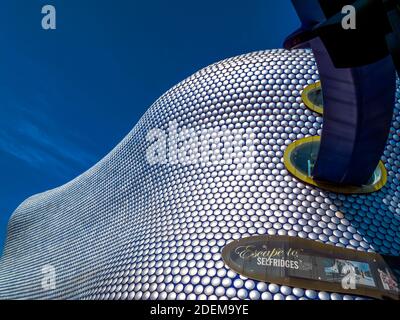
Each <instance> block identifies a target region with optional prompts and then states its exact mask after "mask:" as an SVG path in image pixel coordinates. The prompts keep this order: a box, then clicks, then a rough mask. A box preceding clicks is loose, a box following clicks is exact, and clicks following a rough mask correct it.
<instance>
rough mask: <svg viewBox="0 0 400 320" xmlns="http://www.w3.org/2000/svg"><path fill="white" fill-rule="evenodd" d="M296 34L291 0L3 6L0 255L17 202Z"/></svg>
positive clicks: (90, 0)
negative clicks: (170, 101) (182, 91)
mask: <svg viewBox="0 0 400 320" xmlns="http://www.w3.org/2000/svg"><path fill="white" fill-rule="evenodd" d="M46 4H51V5H54V6H55V7H56V9H57V30H54V31H44V30H43V29H42V28H41V19H42V14H41V8H42V6H44V5H46ZM297 26H298V20H297V17H296V15H295V12H294V10H293V8H292V6H291V3H290V0H248V1H243V0H241V1H237V0H218V1H216V0H191V1H188V0H186V1H184V0H180V1H178V0H168V1H166V0H146V1H137V0H46V1H39V0H29V1H28V0H2V1H1V4H0V179H1V183H0V252H1V250H2V247H3V240H4V237H5V233H6V226H7V222H8V219H9V217H10V215H11V213H12V212H13V211H14V210H15V208H16V207H17V206H18V205H19V204H20V203H21V202H22V201H23V200H24V199H26V198H27V197H29V196H30V195H33V194H35V193H38V192H42V191H45V190H48V189H51V188H54V187H57V186H59V185H61V184H64V183H66V182H68V181H69V180H71V179H72V178H74V177H76V176H77V175H79V174H80V173H82V172H83V171H85V170H86V169H88V168H90V167H91V166H92V165H93V164H95V163H96V162H97V161H98V160H100V159H101V158H102V157H103V156H104V155H106V154H107V153H108V152H109V151H110V150H111V149H112V148H113V147H114V146H115V145H116V144H117V143H118V142H119V141H120V140H121V139H122V138H123V137H124V136H125V135H126V134H127V133H128V132H129V131H130V130H131V128H132V127H133V126H134V125H135V123H136V122H137V121H138V119H139V118H140V117H141V115H142V114H143V113H144V112H145V111H146V110H147V108H148V107H149V106H150V105H151V104H152V102H153V101H155V100H156V99H157V98H158V97H159V96H160V95H161V94H162V93H163V92H165V91H166V90H168V89H169V88H170V87H171V86H173V85H174V84H176V83H178V82H179V81H181V80H183V79H184V78H186V77H187V76H190V75H191V74H192V73H194V72H195V71H197V70H199V69H200V68H202V67H205V66H207V65H209V64H211V63H213V62H216V61H218V60H221V59H224V58H228V57H230V56H234V55H238V54H243V53H246V52H250V51H255V50H262V49H270V48H277V47H281V44H282V41H283V39H284V37H285V36H286V35H287V34H289V33H290V32H291V31H293V30H294V29H295V28H296V27H297ZM38 232H40V230H38Z"/></svg>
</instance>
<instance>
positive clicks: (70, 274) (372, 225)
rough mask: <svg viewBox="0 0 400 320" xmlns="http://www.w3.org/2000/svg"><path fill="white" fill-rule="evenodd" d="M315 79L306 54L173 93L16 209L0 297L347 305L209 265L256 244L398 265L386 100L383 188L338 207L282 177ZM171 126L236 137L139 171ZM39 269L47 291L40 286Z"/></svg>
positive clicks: (244, 65) (309, 118) (307, 120)
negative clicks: (237, 245) (194, 158)
mask: <svg viewBox="0 0 400 320" xmlns="http://www.w3.org/2000/svg"><path fill="white" fill-rule="evenodd" d="M317 80H318V72H317V68H316V64H315V61H314V59H313V55H312V53H311V52H310V51H306V50H295V51H292V52H289V51H285V50H272V51H262V52H255V53H251V54H247V55H243V56H239V57H234V58H231V59H227V60H224V61H222V62H219V63H216V64H214V65H211V66H209V67H207V68H205V69H203V70H201V71H199V72H198V73H196V74H194V75H193V76H191V77H189V78H188V79H186V80H185V81H183V82H181V83H180V84H178V85H177V86H175V87H173V88H172V89H171V90H169V91H168V92H167V93H165V94H164V95H163V96H162V97H161V98H160V99H159V100H157V101H156V102H155V103H154V104H153V105H152V106H151V108H150V109H149V110H148V111H147V112H146V114H145V115H144V116H143V117H142V118H141V120H140V121H139V123H138V124H137V125H136V126H135V127H134V129H133V130H132V131H131V132H130V133H129V134H128V135H127V136H126V137H125V139H124V140H123V141H122V142H121V143H120V144H119V145H118V146H117V147H116V148H115V149H114V150H113V151H111V152H110V153H109V154H108V155H107V156H106V157H105V158H104V159H102V160H101V161H100V162H99V163H98V164H96V165H95V166H94V167H93V168H91V169H90V170H88V171H87V172H85V173H84V174H82V175H81V176H79V177H77V178H76V179H74V180H73V181H71V182H69V183H68V184H66V185H64V186H61V187H59V188H56V189H54V190H50V191H47V192H44V193H41V194H38V195H35V196H33V197H31V198H29V199H27V200H26V201H24V202H23V203H22V204H21V205H20V206H19V207H18V208H17V209H16V211H15V212H14V214H13V215H12V217H11V219H10V222H9V226H8V235H7V240H6V247H5V249H4V254H3V256H2V257H1V260H0V298H3V299H4V298H5V299H25V298H34V299H234V298H238V299H244V298H249V299H276V300H279V299H353V298H355V297H351V296H345V295H342V294H337V293H327V292H317V291H314V290H306V288H291V287H286V286H279V285H276V284H271V283H264V282H258V281H253V280H249V279H246V278H244V277H242V276H239V275H238V274H236V273H235V272H233V271H231V270H229V269H228V268H227V267H226V266H225V265H224V263H223V261H222V258H221V251H222V248H223V247H224V246H225V245H226V244H227V243H229V242H230V241H232V240H233V239H239V238H242V237H246V236H250V235H257V234H260V235H263V234H270V235H290V236H297V237H302V238H308V239H312V240H315V241H321V242H323V243H329V244H333V245H335V246H341V247H347V248H352V249H356V250H363V251H374V252H378V253H383V254H391V255H399V253H400V205H399V201H400V171H399V170H400V148H399V140H400V104H399V103H400V95H399V92H400V91H398V92H397V97H396V105H395V115H394V121H393V125H392V129H391V133H390V137H389V140H388V143H387V146H386V149H385V152H384V155H383V157H382V160H383V161H384V162H385V165H386V168H387V171H388V183H387V185H386V186H385V187H384V188H383V189H382V190H381V191H379V192H376V193H374V194H369V195H351V196H344V195H339V194H334V193H330V192H326V191H322V190H319V189H317V188H315V187H311V186H307V185H304V184H303V183H301V182H299V181H297V180H296V179H295V178H294V177H292V176H291V175H290V174H289V173H288V172H287V170H286V169H285V167H284V165H283V153H284V151H285V149H286V147H287V146H288V145H289V144H290V143H291V142H293V141H296V140H298V139H301V138H303V137H306V136H311V135H320V134H321V128H322V122H323V120H322V118H321V117H320V116H319V115H317V114H315V113H313V112H312V111H310V110H308V109H307V108H306V107H305V106H304V104H303V103H302V101H301V92H302V90H303V89H304V88H305V86H306V85H307V84H311V83H314V82H315V81H317ZM338 94H340V93H338ZM171 123H176V124H177V126H178V131H179V130H184V129H185V128H186V129H193V130H195V131H199V130H203V129H208V130H214V131H215V132H216V133H215V134H216V135H218V134H219V133H221V132H226V131H229V130H230V131H229V132H231V134H232V136H235V137H236V136H239V137H241V138H240V139H233V140H232V139H229V138H227V139H225V138H224V139H225V140H224V139H221V142H220V143H217V144H216V145H214V146H211V149H212V148H219V149H220V151H222V152H221V153H220V154H219V155H216V156H211V157H210V159H208V161H203V162H190V161H189V162H187V163H156V164H151V163H149V161H148V158H147V156H148V150H149V147H150V146H151V141H150V140H149V139H148V138H149V137H148V134H149V132H151V131H152V130H153V129H155V128H158V129H159V131H158V132H161V131H162V132H168V130H169V129H168V128H169V127H170V124H171ZM249 139H250V140H251V141H252V144H251V145H249V144H248V143H247V141H248V140H249ZM161 149H162V148H161ZM159 151H160V150H159ZM161 151H162V150H161ZM161 154H163V153H162V152H161ZM224 154H229V155H231V157H228V158H226V157H224ZM46 266H51V267H53V268H54V271H55V276H56V277H55V279H56V283H55V288H54V289H50V290H48V288H47V290H46V288H44V287H43V283H42V282H43V278H44V275H45V273H46V269H43V268H44V267H45V268H46Z"/></svg>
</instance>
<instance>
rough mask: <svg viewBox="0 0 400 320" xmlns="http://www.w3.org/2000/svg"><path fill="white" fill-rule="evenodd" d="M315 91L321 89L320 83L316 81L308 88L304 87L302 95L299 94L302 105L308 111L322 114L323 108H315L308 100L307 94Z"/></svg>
mask: <svg viewBox="0 0 400 320" xmlns="http://www.w3.org/2000/svg"><path fill="white" fill-rule="evenodd" d="M316 89H321V90H322V88H321V81H318V82H316V83H313V84H310V85H309V86H307V87H305V89H304V90H303V93H302V94H301V99H302V100H303V103H304V104H305V105H306V107H307V108H309V109H310V110H312V111H314V112H316V113H318V114H324V108H323V107H321V106H317V105H316V104H315V103H314V102H312V101H311V100H310V98H309V94H310V93H311V92H312V91H313V90H316Z"/></svg>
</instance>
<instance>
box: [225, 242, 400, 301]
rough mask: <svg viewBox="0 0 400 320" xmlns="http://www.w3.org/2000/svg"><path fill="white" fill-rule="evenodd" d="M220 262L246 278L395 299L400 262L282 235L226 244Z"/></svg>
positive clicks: (391, 258) (397, 298)
mask: <svg viewBox="0 0 400 320" xmlns="http://www.w3.org/2000/svg"><path fill="white" fill-rule="evenodd" d="M222 257H223V259H224V261H225V263H226V264H227V265H228V266H229V267H230V268H231V269H233V270H234V271H236V272H237V273H239V274H241V275H243V276H245V277H247V278H251V279H255V280H259V281H265V282H273V283H277V284H281V285H287V286H292V287H301V288H307V289H315V290H323V291H331V292H340V293H345V294H353V295H362V296H367V297H373V298H378V299H395V300H399V298H400V291H399V280H400V258H399V257H392V256H383V255H379V254H375V253H367V252H361V251H356V250H351V249H345V248H340V247H336V246H332V245H327V244H323V243H319V242H316V241H311V240H305V239H301V238H296V237H284V236H256V237H249V238H244V239H241V240H238V241H233V242H231V243H229V244H228V245H227V246H226V247H225V248H224V249H223V251H222Z"/></svg>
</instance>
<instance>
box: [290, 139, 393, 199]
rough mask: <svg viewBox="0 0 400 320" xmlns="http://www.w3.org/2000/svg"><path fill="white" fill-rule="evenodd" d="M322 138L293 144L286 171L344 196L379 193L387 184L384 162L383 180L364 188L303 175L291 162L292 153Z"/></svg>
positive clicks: (304, 180)
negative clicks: (303, 145) (317, 179)
mask: <svg viewBox="0 0 400 320" xmlns="http://www.w3.org/2000/svg"><path fill="white" fill-rule="evenodd" d="M320 140H321V137H319V136H314V137H307V138H304V139H300V140H298V141H295V142H293V143H292V144H290V145H289V146H288V147H287V148H286V150H285V154H284V156H283V157H284V158H283V160H284V164H285V167H286V169H287V170H288V171H289V172H290V173H291V174H292V175H293V176H295V177H296V178H297V179H299V180H301V181H303V182H305V183H307V184H309V185H313V186H316V187H318V188H321V189H324V190H327V191H331V192H335V193H343V194H366V193H373V192H376V191H379V190H380V189H382V188H383V187H384V186H385V184H386V183H387V172H386V168H385V165H384V164H383V162H382V161H380V162H379V169H380V171H381V178H380V179H379V181H377V182H375V183H374V184H370V185H363V186H342V185H337V184H333V183H329V182H323V181H316V180H314V179H312V178H311V177H309V176H308V175H306V174H304V173H302V172H301V171H300V170H298V169H296V167H295V166H294V164H293V163H292V161H291V155H292V152H293V151H294V150H295V149H296V148H297V147H298V146H300V145H302V144H306V143H309V142H316V141H320Z"/></svg>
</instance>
